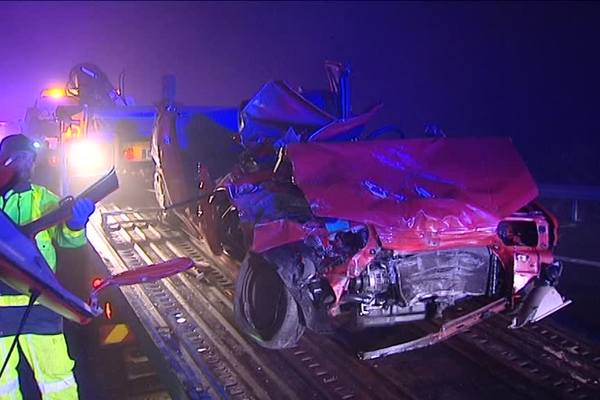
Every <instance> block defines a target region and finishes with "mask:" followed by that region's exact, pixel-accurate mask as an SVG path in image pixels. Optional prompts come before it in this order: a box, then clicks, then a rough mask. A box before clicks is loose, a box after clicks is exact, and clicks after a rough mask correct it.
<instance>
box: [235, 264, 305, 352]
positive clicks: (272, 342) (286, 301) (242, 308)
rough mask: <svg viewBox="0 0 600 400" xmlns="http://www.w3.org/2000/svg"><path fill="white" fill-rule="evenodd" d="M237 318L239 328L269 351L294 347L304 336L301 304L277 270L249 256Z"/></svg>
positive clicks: (242, 273) (241, 278)
mask: <svg viewBox="0 0 600 400" xmlns="http://www.w3.org/2000/svg"><path fill="white" fill-rule="evenodd" d="M234 299H235V301H234V307H233V309H234V314H235V319H236V323H237V324H238V326H239V327H240V328H241V329H242V331H244V333H246V334H247V335H248V336H250V337H251V338H252V339H253V340H254V341H256V342H257V343H258V344H260V345H261V346H263V347H266V348H268V349H285V348H289V347H292V346H294V345H295V344H296V343H297V342H298V340H300V337H301V336H302V334H303V333H304V330H305V326H304V325H302V324H301V323H300V311H299V307H298V304H297V303H296V301H295V300H294V298H293V297H292V295H291V294H290V292H289V290H287V288H286V287H285V285H284V284H283V281H282V280H281V278H280V277H279V275H278V274H277V271H276V270H275V267H274V266H273V265H271V264H269V263H268V262H267V261H266V260H265V259H264V258H263V257H261V256H259V255H254V254H248V255H247V256H246V258H245V259H244V262H243V263H242V266H241V268H240V273H239V275H238V278H237V280H236V284H235V297H234Z"/></svg>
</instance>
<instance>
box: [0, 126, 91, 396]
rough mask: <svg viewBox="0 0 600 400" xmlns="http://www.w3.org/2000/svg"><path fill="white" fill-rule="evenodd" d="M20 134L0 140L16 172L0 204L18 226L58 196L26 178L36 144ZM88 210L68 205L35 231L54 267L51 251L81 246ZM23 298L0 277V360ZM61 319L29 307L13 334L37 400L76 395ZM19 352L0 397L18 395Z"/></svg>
mask: <svg viewBox="0 0 600 400" xmlns="http://www.w3.org/2000/svg"><path fill="white" fill-rule="evenodd" d="M34 143H35V142H32V141H31V140H29V139H28V138H27V137H26V136H24V135H11V136H7V137H5V138H4V139H3V140H2V142H0V163H2V165H5V164H7V163H9V164H10V167H12V168H13V169H14V170H15V172H16V175H15V176H16V178H15V179H14V180H13V182H11V185H10V186H11V187H9V188H3V189H1V190H0V194H1V196H0V207H1V208H2V210H3V211H4V212H5V213H6V214H7V215H8V216H9V217H10V218H11V219H12V220H13V221H14V222H15V223H17V224H18V225H24V224H26V223H28V222H31V221H33V220H36V219H38V218H40V217H41V216H42V215H44V214H46V213H47V212H48V211H50V210H52V209H54V208H56V207H58V203H59V198H58V197H57V196H56V195H55V194H53V193H52V192H51V191H49V190H48V189H46V188H44V187H42V186H38V185H35V184H32V183H31V181H30V179H31V175H32V173H33V166H34V162H35V158H36V150H37V149H36V148H35V145H34ZM93 212H94V203H93V202H92V201H91V200H89V199H82V200H78V201H77V202H76V203H75V204H74V205H73V212H72V214H73V216H72V218H71V219H70V220H69V221H67V222H66V223H64V224H61V225H58V226H55V227H52V228H50V229H48V230H46V231H42V232H40V233H38V234H37V235H36V237H35V241H36V244H37V247H38V249H39V250H40V252H41V253H42V255H43V256H44V258H45V259H46V261H47V262H48V265H49V266H50V268H52V270H53V271H56V249H55V247H54V244H53V241H54V242H55V243H56V244H58V245H59V246H61V247H67V248H75V247H80V246H83V245H85V244H86V236H85V225H86V223H87V221H88V219H89V217H90V215H91V214H92V213H93ZM28 301H29V296H28V295H22V294H19V293H18V292H16V291H15V290H13V289H12V288H10V287H9V286H7V285H6V284H4V283H3V282H1V281H0V362H2V363H3V362H4V360H5V359H6V357H7V354H8V350H9V348H10V346H11V344H12V342H13V340H14V338H15V335H16V332H17V330H18V327H19V323H20V322H21V318H22V317H23V314H24V312H25V309H26V307H27V304H28ZM62 325H63V319H62V317H61V316H60V315H59V314H57V313H55V312H53V311H51V310H49V309H47V308H45V307H43V306H41V305H34V306H33V307H32V310H31V313H30V314H29V318H28V319H27V323H26V325H25V327H24V329H23V331H22V334H21V336H20V337H19V345H20V348H21V349H22V351H23V354H24V355H25V358H26V359H27V361H28V363H29V365H30V366H31V368H32V370H33V373H34V376H35V380H36V382H37V384H38V387H39V389H40V392H41V395H42V399H43V400H54V399H61V400H71V399H78V398H79V397H78V390H77V382H76V381H75V376H74V374H73V368H74V366H75V362H74V361H73V359H72V358H71V357H70V355H69V352H68V349H67V343H66V341H65V337H64V335H63V326H62ZM18 361H19V352H17V351H13V353H12V355H11V358H10V360H9V363H8V366H7V368H6V370H5V371H4V374H3V375H2V377H1V378H0V400H8V399H12V400H14V399H22V395H21V391H20V386H19V377H18V372H17V364H18Z"/></svg>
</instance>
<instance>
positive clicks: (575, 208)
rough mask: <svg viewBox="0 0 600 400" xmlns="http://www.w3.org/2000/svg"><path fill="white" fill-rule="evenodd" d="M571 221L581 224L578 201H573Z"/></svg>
mask: <svg viewBox="0 0 600 400" xmlns="http://www.w3.org/2000/svg"><path fill="white" fill-rule="evenodd" d="M571 221H572V222H581V221H580V220H579V200H578V199H573V203H572V205H571Z"/></svg>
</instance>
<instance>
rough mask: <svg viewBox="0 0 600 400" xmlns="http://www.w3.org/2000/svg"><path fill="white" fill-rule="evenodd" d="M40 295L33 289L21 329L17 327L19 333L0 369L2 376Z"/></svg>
mask: <svg viewBox="0 0 600 400" xmlns="http://www.w3.org/2000/svg"><path fill="white" fill-rule="evenodd" d="M38 297H40V293H39V292H37V291H31V297H30V298H29V304H27V308H26V309H25V314H23V318H21V323H20V324H19V329H17V333H16V334H15V339H14V340H13V342H12V344H11V345H10V349H9V350H8V355H7V356H6V359H5V360H4V364H3V365H2V369H1V370H0V378H2V374H3V373H4V370H5V369H6V366H7V365H8V361H9V360H10V356H11V355H12V352H13V351H14V350H15V347H17V343H19V336H21V332H22V331H23V328H24V327H25V323H26V322H27V317H29V313H30V312H31V309H32V308H33V303H35V301H36V300H37V298H38Z"/></svg>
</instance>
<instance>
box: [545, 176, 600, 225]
mask: <svg viewBox="0 0 600 400" xmlns="http://www.w3.org/2000/svg"><path fill="white" fill-rule="evenodd" d="M538 189H539V192H540V197H541V198H546V199H560V200H570V201H571V202H572V203H571V220H572V222H580V219H579V201H580V200H590V201H600V186H577V185H558V184H549V183H540V184H538Z"/></svg>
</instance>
